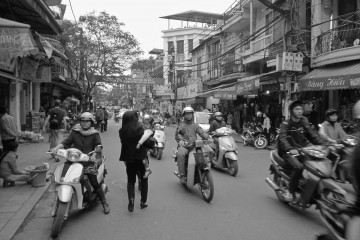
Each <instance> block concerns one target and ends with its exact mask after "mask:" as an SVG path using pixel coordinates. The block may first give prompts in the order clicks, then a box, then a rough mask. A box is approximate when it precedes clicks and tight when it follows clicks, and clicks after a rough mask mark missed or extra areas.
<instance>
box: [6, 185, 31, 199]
mask: <svg viewBox="0 0 360 240" xmlns="http://www.w3.org/2000/svg"><path fill="white" fill-rule="evenodd" d="M29 186H31V185H27V186H26V187H23V188H22V189H21V190H20V191H17V192H16V193H15V194H14V195H13V196H12V197H11V198H10V199H9V201H24V202H26V201H27V199H28V198H29V195H30V196H31V195H33V193H34V192H35V191H36V190H35V189H34V188H31V187H29Z"/></svg>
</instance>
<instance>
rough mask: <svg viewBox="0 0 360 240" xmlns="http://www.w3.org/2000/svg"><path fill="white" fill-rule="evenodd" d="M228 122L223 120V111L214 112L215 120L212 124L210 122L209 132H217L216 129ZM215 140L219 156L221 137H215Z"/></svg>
mask: <svg viewBox="0 0 360 240" xmlns="http://www.w3.org/2000/svg"><path fill="white" fill-rule="evenodd" d="M226 126H227V125H226V123H225V121H224V120H223V114H222V113H221V112H216V113H215V114H214V120H212V122H211V124H210V128H209V133H210V134H215V131H216V130H217V129H219V128H222V127H226ZM213 140H214V144H215V146H216V149H215V157H216V158H217V156H218V154H219V138H218V137H213Z"/></svg>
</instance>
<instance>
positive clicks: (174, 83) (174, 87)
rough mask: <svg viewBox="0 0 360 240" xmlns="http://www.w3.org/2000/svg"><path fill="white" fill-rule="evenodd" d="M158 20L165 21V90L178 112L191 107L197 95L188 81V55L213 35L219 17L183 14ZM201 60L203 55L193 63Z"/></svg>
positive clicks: (190, 78)
mask: <svg viewBox="0 0 360 240" xmlns="http://www.w3.org/2000/svg"><path fill="white" fill-rule="evenodd" d="M161 18H165V19H168V21H169V25H168V29H167V30H164V31H162V33H163V36H162V37H163V39H164V64H163V71H164V78H165V87H166V88H168V89H171V91H172V92H174V94H175V96H174V99H172V102H173V105H176V108H177V109H181V108H182V107H184V106H185V105H191V104H194V103H195V101H196V96H197V95H198V92H199V89H198V82H197V81H196V79H193V78H192V65H193V63H194V59H192V58H191V55H190V52H191V51H192V50H193V49H194V48H196V47H197V46H198V45H199V44H200V43H201V41H202V40H203V39H205V38H207V37H208V36H211V35H214V34H216V29H215V27H216V26H217V23H218V21H219V19H220V18H221V15H220V14H214V13H207V12H200V11H187V12H183V13H178V14H173V15H169V16H165V17H161ZM171 24H173V25H171ZM176 24H177V25H176ZM203 59H205V56H203V57H198V58H197V59H196V61H199V62H201V61H203ZM170 113H171V112H170Z"/></svg>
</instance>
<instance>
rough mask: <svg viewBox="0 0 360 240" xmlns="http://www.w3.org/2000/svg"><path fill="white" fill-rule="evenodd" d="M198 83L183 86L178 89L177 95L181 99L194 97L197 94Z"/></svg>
mask: <svg viewBox="0 0 360 240" xmlns="http://www.w3.org/2000/svg"><path fill="white" fill-rule="evenodd" d="M197 86H198V85H197V83H196V84H191V85H188V86H185V87H181V88H178V89H177V97H178V98H179V99H188V98H194V97H196V96H197V92H198V91H197Z"/></svg>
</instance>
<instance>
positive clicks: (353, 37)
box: [311, 24, 360, 67]
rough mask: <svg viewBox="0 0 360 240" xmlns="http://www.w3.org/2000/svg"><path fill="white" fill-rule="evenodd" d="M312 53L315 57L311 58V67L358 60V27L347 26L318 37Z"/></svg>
mask: <svg viewBox="0 0 360 240" xmlns="http://www.w3.org/2000/svg"><path fill="white" fill-rule="evenodd" d="M355 26H356V27H355ZM314 51H315V57H313V58H312V64H311V65H312V67H319V66H324V65H328V64H332V63H337V62H344V61H351V60H358V59H359V56H360V27H358V25H355V24H347V25H344V26H341V27H338V28H334V29H331V30H330V31H328V32H325V33H323V34H321V35H319V36H318V37H317V43H316V45H315V49H314Z"/></svg>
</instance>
